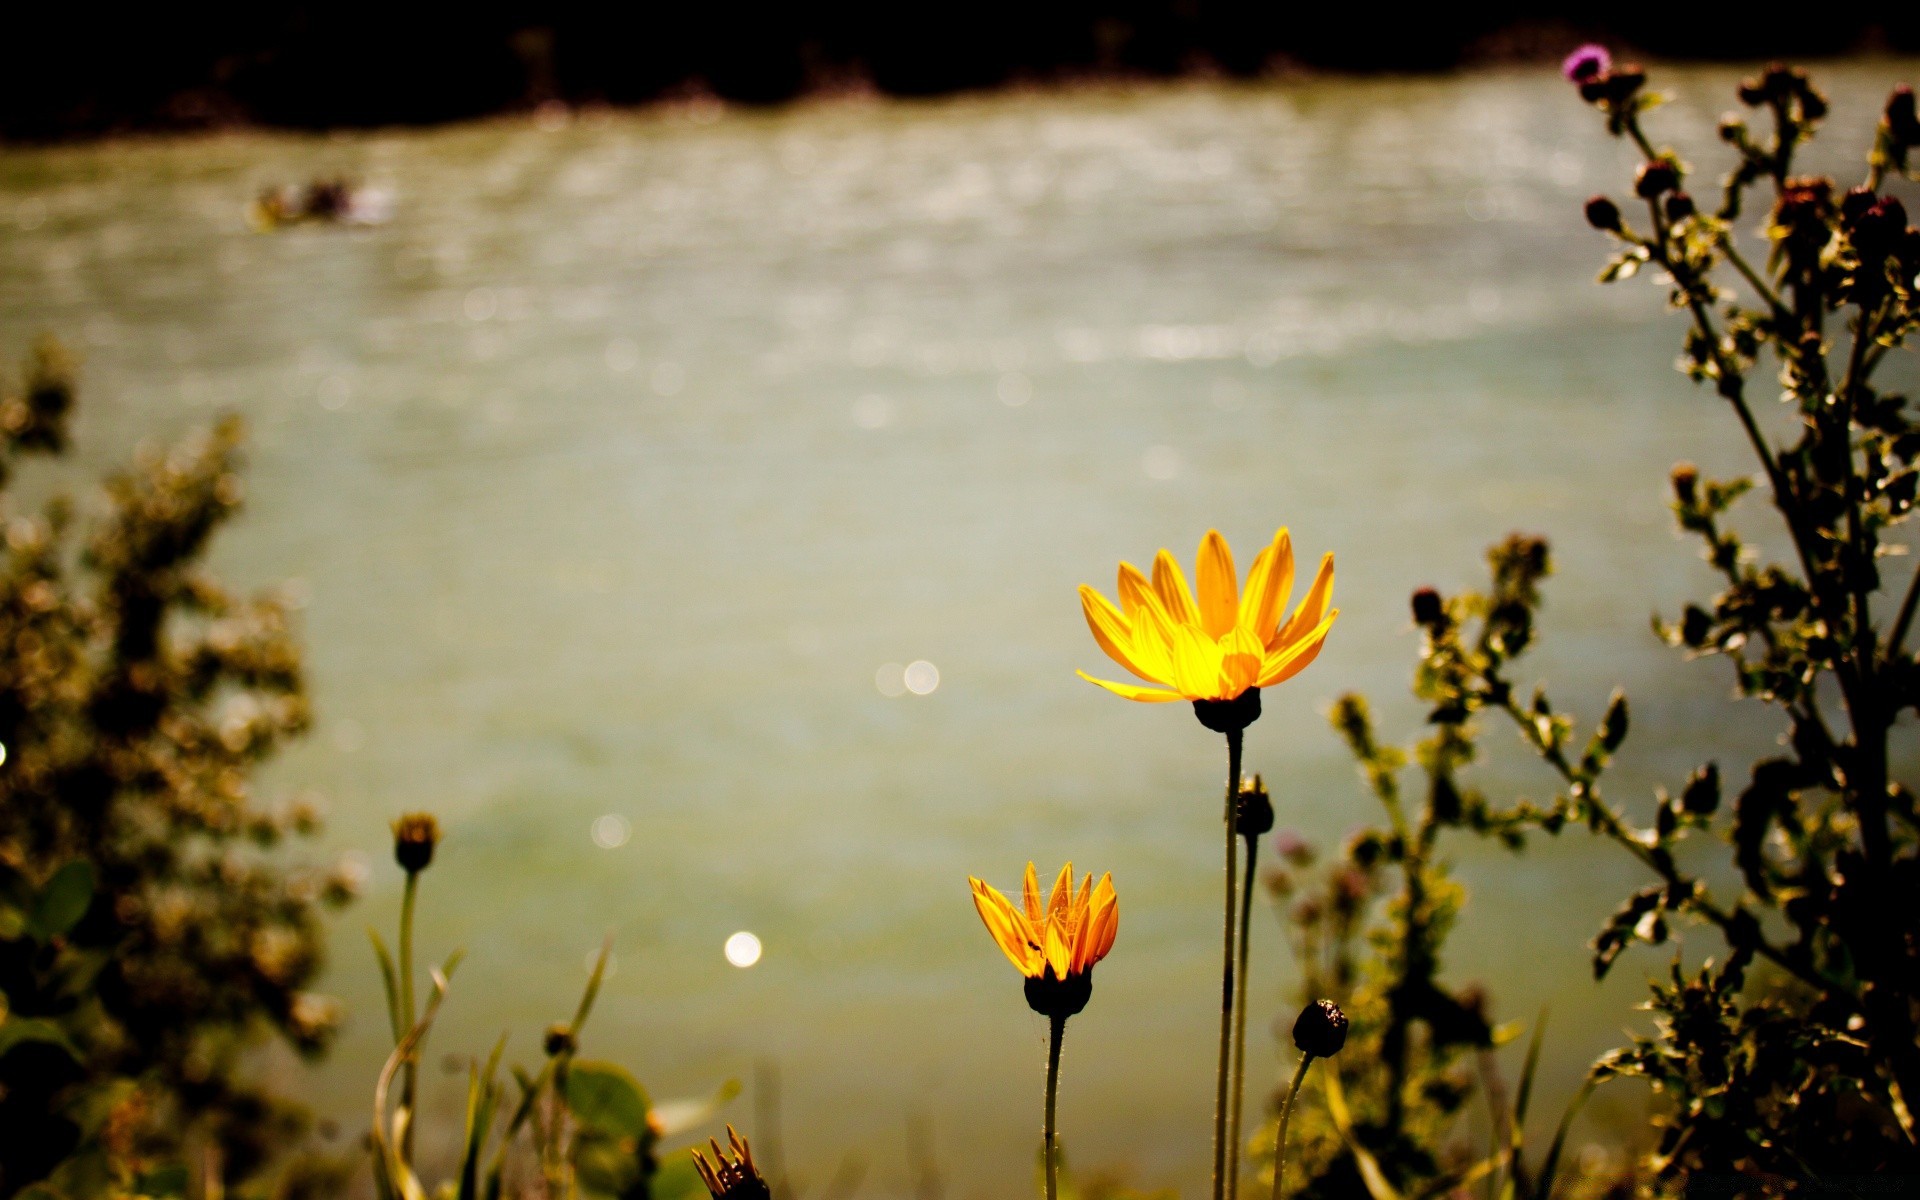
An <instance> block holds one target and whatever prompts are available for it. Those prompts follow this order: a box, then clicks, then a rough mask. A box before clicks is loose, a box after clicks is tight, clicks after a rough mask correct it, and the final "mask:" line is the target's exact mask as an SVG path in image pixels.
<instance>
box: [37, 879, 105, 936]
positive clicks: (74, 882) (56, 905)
mask: <svg viewBox="0 0 1920 1200" xmlns="http://www.w3.org/2000/svg"><path fill="white" fill-rule="evenodd" d="M92 903H93V864H92V863H90V862H87V861H86V860H85V859H75V860H74V861H72V862H70V863H66V864H65V865H63V866H62V867H61V868H60V869H59V870H58V871H55V872H54V873H53V878H52V879H49V880H47V886H46V887H44V888H42V889H40V895H39V896H38V897H36V898H35V899H34V902H33V915H32V916H30V917H29V918H28V919H27V928H28V930H29V931H30V932H31V933H32V934H33V936H34V937H36V938H38V939H39V940H41V941H43V942H44V941H47V940H49V939H51V938H56V937H59V936H60V935H62V934H64V933H66V932H67V931H68V930H70V929H72V928H73V927H74V926H75V925H78V924H79V923H80V918H81V917H84V916H86V915H87V906H88V905H90V904H92Z"/></svg>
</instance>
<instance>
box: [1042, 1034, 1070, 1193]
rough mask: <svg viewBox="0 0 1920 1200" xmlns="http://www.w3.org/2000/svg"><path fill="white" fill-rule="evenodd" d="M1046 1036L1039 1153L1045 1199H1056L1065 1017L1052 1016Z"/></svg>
mask: <svg viewBox="0 0 1920 1200" xmlns="http://www.w3.org/2000/svg"><path fill="white" fill-rule="evenodd" d="M1052 1022H1053V1028H1052V1031H1051V1033H1050V1035H1049V1036H1048V1038H1047V1120H1046V1128H1044V1129H1043V1130H1041V1136H1042V1138H1043V1139H1044V1140H1043V1142H1042V1145H1041V1153H1042V1154H1044V1155H1045V1157H1046V1175H1047V1200H1056V1197H1057V1196H1058V1194H1059V1190H1060V1126H1059V1125H1058V1123H1056V1122H1055V1120H1054V1101H1055V1100H1057V1099H1058V1098H1059V1093H1060V1042H1061V1039H1062V1038H1063V1037H1064V1036H1065V1035H1066V1032H1067V1019H1066V1018H1065V1017H1054V1018H1053V1019H1052Z"/></svg>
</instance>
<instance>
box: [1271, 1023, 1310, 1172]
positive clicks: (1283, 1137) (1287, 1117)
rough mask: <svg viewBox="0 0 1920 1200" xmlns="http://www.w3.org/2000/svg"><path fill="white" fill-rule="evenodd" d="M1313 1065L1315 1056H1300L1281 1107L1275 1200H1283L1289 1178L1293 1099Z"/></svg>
mask: <svg viewBox="0 0 1920 1200" xmlns="http://www.w3.org/2000/svg"><path fill="white" fill-rule="evenodd" d="M1312 1065H1313V1055H1311V1054H1302V1055H1301V1056H1300V1066H1299V1069H1297V1070H1296V1071H1294V1073H1293V1082H1292V1083H1289V1084H1288V1085H1287V1098H1286V1100H1285V1101H1283V1102H1282V1103H1281V1105H1280V1128H1279V1130H1278V1132H1276V1133H1275V1134H1274V1140H1273V1200H1281V1196H1282V1192H1281V1187H1282V1186H1283V1183H1284V1181H1285V1180H1286V1177H1287V1122H1288V1121H1291V1120H1292V1119H1293V1098H1294V1097H1295V1096H1296V1095H1298V1094H1299V1093H1300V1083H1301V1081H1302V1080H1304V1079H1306V1077H1307V1068H1308V1067H1310V1066H1312Z"/></svg>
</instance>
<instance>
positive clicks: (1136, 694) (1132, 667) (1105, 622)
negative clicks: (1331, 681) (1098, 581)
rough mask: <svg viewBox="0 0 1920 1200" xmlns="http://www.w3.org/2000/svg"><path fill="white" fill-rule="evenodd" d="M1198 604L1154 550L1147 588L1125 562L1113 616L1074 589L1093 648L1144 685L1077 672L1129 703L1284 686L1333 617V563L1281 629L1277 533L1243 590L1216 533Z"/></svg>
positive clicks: (1284, 593) (1209, 543) (1212, 697)
mask: <svg viewBox="0 0 1920 1200" xmlns="http://www.w3.org/2000/svg"><path fill="white" fill-rule="evenodd" d="M1197 568H1198V572H1199V577H1200V596H1199V600H1198V602H1197V603H1196V602H1195V599H1194V594H1193V593H1192V592H1191V591H1189V590H1188V588H1187V580H1186V577H1185V576H1184V575H1182V574H1181V573H1180V565H1179V564H1178V563H1176V562H1174V560H1173V555H1171V554H1169V553H1168V552H1167V551H1165V550H1162V551H1160V553H1159V554H1158V555H1156V556H1155V558H1154V560H1153V581H1152V582H1151V583H1149V582H1148V581H1147V577H1146V576H1144V575H1142V574H1141V573H1140V571H1139V570H1138V569H1137V568H1136V567H1134V566H1133V565H1132V564H1131V563H1124V562H1123V563H1121V564H1120V608H1118V609H1116V608H1115V607H1114V606H1113V605H1112V604H1111V603H1109V602H1108V601H1107V599H1106V597H1104V596H1102V595H1101V594H1100V593H1099V592H1097V591H1095V590H1094V589H1093V588H1091V587H1088V586H1087V585H1085V584H1082V585H1081V586H1080V604H1081V607H1082V608H1084V609H1085V610H1086V614H1087V626H1088V627H1089V628H1090V629H1092V630H1093V640H1094V641H1096V642H1099V643H1100V648H1101V649H1102V650H1104V651H1106V652H1107V657H1109V658H1111V659H1113V661H1115V662H1117V663H1119V664H1120V665H1121V666H1123V667H1125V668H1126V669H1127V670H1129V671H1131V672H1133V673H1134V674H1135V675H1137V676H1139V677H1140V678H1141V679H1144V680H1146V681H1147V682H1148V683H1153V684H1159V685H1160V686H1159V687H1140V686H1138V685H1136V684H1131V683H1110V682H1108V681H1107V680H1105V679H1095V678H1094V677H1093V676H1091V675H1089V674H1087V673H1086V672H1085V671H1080V672H1077V674H1078V675H1079V676H1080V677H1081V678H1082V679H1085V680H1087V681H1088V682H1090V683H1097V684H1099V685H1100V686H1101V687H1103V688H1106V689H1107V690H1108V691H1110V692H1113V693H1115V694H1116V695H1120V696H1124V697H1126V698H1127V699H1129V700H1141V701H1146V702H1148V703H1159V702H1164V701H1168V700H1195V701H1225V700H1233V699H1235V698H1237V697H1238V696H1240V694H1241V693H1243V692H1245V691H1246V690H1247V689H1249V688H1264V687H1272V686H1273V685H1274V684H1277V683H1281V682H1284V681H1285V680H1288V679H1291V678H1293V677H1294V676H1295V675H1297V674H1299V673H1300V672H1301V671H1302V670H1304V669H1305V668H1306V666H1307V664H1308V663H1310V662H1312V661H1313V660H1314V658H1315V657H1316V656H1318V655H1319V653H1320V647H1321V644H1322V643H1324V642H1325V641H1326V638H1327V631H1328V630H1329V629H1331V628H1332V627H1333V621H1334V618H1335V617H1338V616H1339V615H1340V610H1339V609H1337V608H1336V609H1332V610H1329V609H1328V608H1327V602H1328V601H1329V600H1330V599H1331V597H1332V594H1333V555H1331V554H1329V555H1327V556H1326V557H1324V558H1322V559H1321V560H1320V570H1319V573H1318V574H1316V575H1315V576H1314V579H1313V586H1312V587H1311V588H1309V589H1308V590H1307V598H1306V599H1305V600H1302V601H1301V602H1300V607H1299V608H1296V609H1294V610H1293V616H1291V617H1289V618H1287V619H1286V620H1285V621H1282V620H1281V619H1280V618H1281V615H1282V613H1284V612H1285V610H1286V606H1287V597H1288V593H1290V592H1291V591H1292V590H1293V541H1292V539H1291V538H1290V537H1288V535H1287V531H1286V530H1284V529H1282V530H1281V531H1280V532H1278V533H1276V534H1274V535H1273V544H1272V545H1270V546H1268V547H1267V548H1266V549H1265V550H1262V551H1261V552H1260V555H1259V557H1257V558H1255V559H1254V560H1253V570H1252V571H1250V572H1249V573H1248V574H1247V587H1246V591H1245V592H1240V591H1239V590H1238V576H1236V575H1235V574H1234V569H1233V551H1232V550H1230V549H1228V548H1227V539H1225V538H1223V537H1221V536H1220V533H1219V531H1218V530H1214V529H1209V530H1207V536H1206V537H1204V538H1201V539H1200V556H1199V562H1198V563H1197Z"/></svg>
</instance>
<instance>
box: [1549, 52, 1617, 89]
mask: <svg viewBox="0 0 1920 1200" xmlns="http://www.w3.org/2000/svg"><path fill="white" fill-rule="evenodd" d="M1612 67H1613V55H1611V54H1608V53H1607V48H1606V47H1605V46H1602V45H1599V44H1598V43H1595V42H1588V43H1587V44H1586V45H1584V46H1582V47H1580V48H1579V49H1578V50H1575V51H1574V52H1573V53H1572V54H1569V55H1567V59H1566V61H1565V62H1563V63H1561V64H1560V73H1561V74H1562V75H1565V76H1566V77H1567V78H1568V79H1570V80H1572V81H1573V82H1574V83H1585V82H1586V81H1587V80H1589V79H1592V78H1593V77H1594V76H1596V75H1604V74H1606V73H1607V72H1608V71H1609V70H1611V69H1612Z"/></svg>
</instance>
